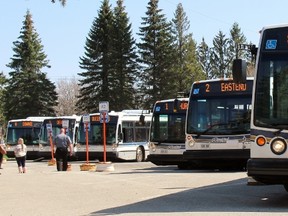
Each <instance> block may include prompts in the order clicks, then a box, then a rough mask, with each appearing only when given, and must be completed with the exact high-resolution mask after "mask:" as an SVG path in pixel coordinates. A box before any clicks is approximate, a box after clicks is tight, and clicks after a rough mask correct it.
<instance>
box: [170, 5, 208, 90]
mask: <svg viewBox="0 0 288 216" xmlns="http://www.w3.org/2000/svg"><path fill="white" fill-rule="evenodd" d="M172 21H173V24H172V30H173V35H174V42H175V47H174V49H175V54H176V55H175V58H174V67H173V69H174V74H175V81H176V88H175V90H176V91H177V92H189V91H190V88H191V84H192V83H193V82H194V81H196V80H199V79H203V78H205V74H203V71H202V69H201V66H200V64H199V62H198V58H197V51H196V42H195V41H194V40H193V38H192V34H189V33H187V31H188V30H189V27H190V23H189V21H188V17H187V16H186V13H185V12H184V9H183V7H182V4H181V3H179V4H178V5H177V9H176V12H175V17H174V19H173V20H172Z"/></svg>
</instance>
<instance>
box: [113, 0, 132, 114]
mask: <svg viewBox="0 0 288 216" xmlns="http://www.w3.org/2000/svg"><path fill="white" fill-rule="evenodd" d="M114 17H115V19H114V24H113V27H114V32H113V41H112V42H113V46H112V58H111V61H112V63H113V65H112V70H113V73H112V75H113V77H112V80H111V82H112V83H113V84H112V85H111V86H112V88H113V89H112V91H113V93H112V97H111V98H110V101H111V104H112V106H113V107H114V109H115V110H123V109H131V108H135V107H137V101H136V90H135V89H134V83H135V82H136V77H137V70H138V66H137V65H138V64H137V55H136V43H135V39H134V38H133V37H132V30H131V28H132V27H131V24H129V19H128V17H127V13H126V12H125V7H124V6H123V0H118V1H117V6H116V7H115V9H114Z"/></svg>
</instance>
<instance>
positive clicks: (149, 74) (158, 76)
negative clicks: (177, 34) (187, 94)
mask: <svg viewBox="0 0 288 216" xmlns="http://www.w3.org/2000/svg"><path fill="white" fill-rule="evenodd" d="M161 11H162V10H161V9H158V0H150V1H149V3H148V7H147V12H146V17H142V20H143V21H142V26H141V27H140V33H139V35H140V39H141V42H140V43H138V44H137V45H138V48H139V63H140V65H141V67H142V68H141V74H140V76H139V78H140V80H141V82H140V83H139V87H140V91H141V94H142V106H143V107H144V108H149V107H151V105H152V104H154V103H155V101H157V100H160V99H165V98H172V97H175V92H174V91H173V90H174V88H175V82H174V80H173V78H174V74H173V60H174V55H175V54H174V53H173V51H174V49H173V37H172V33H171V23H169V22H167V21H166V18H165V16H164V15H163V14H161Z"/></svg>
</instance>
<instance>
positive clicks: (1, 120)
mask: <svg viewBox="0 0 288 216" xmlns="http://www.w3.org/2000/svg"><path fill="white" fill-rule="evenodd" d="M6 82H7V78H6V77H5V75H4V73H3V71H2V72H1V73H0V99H1V101H4V92H5V84H6ZM5 122H6V119H5V116H4V103H0V127H2V128H3V126H5ZM1 133H2V131H0V134H1ZM2 135H3V134H2ZM0 138H1V136H0Z"/></svg>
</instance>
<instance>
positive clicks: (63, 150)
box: [54, 128, 73, 171]
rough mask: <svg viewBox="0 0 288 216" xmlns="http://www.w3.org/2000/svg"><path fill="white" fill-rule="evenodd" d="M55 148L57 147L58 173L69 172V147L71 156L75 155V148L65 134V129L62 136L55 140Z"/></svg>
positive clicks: (61, 132)
mask: <svg viewBox="0 0 288 216" xmlns="http://www.w3.org/2000/svg"><path fill="white" fill-rule="evenodd" d="M54 146H56V153H55V156H56V164H57V171H67V165H68V147H69V150H70V156H72V154H73V146H72V142H71V139H70V137H69V136H67V135H66V134H65V129H64V128H61V130H60V134H58V135H57V136H56V137H55V139H54Z"/></svg>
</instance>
